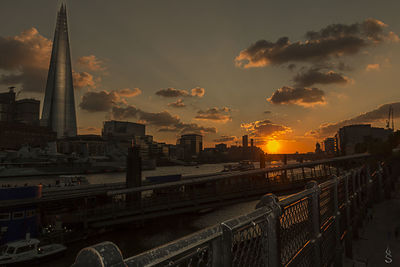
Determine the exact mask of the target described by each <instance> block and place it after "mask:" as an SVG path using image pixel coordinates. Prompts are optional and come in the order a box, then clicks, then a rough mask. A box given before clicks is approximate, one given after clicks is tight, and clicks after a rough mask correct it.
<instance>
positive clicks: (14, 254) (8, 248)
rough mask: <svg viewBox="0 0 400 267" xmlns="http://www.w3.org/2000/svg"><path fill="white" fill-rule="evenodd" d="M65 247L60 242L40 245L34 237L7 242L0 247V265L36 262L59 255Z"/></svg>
mask: <svg viewBox="0 0 400 267" xmlns="http://www.w3.org/2000/svg"><path fill="white" fill-rule="evenodd" d="M66 249H67V248H66V247H65V246H64V245H62V244H49V245H44V246H41V245H40V241H39V240H38V239H35V238H32V239H30V238H27V239H24V240H18V241H13V242H9V243H7V244H5V245H3V246H1V247H0V266H18V265H22V264H24V265H26V264H32V263H38V262H41V261H44V260H47V259H50V258H53V257H57V256H59V255H60V254H63V253H64V252H65V251H66Z"/></svg>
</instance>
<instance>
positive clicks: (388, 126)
mask: <svg viewBox="0 0 400 267" xmlns="http://www.w3.org/2000/svg"><path fill="white" fill-rule="evenodd" d="M390 120H392V121H391V122H392V127H390ZM386 128H387V129H391V130H392V131H394V119H393V107H392V105H390V106H389V115H388V119H387V120H386Z"/></svg>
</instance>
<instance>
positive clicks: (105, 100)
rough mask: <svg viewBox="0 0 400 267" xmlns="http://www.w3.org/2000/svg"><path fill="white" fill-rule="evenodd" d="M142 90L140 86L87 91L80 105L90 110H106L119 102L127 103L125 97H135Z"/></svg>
mask: <svg viewBox="0 0 400 267" xmlns="http://www.w3.org/2000/svg"><path fill="white" fill-rule="evenodd" d="M141 92H142V91H141V90H140V89H139V88H133V89H130V88H124V89H119V90H112V91H106V90H103V91H100V92H91V91H89V92H86V93H85V94H84V95H83V96H82V99H81V103H80V104H79V107H80V108H81V109H83V110H86V111H89V112H104V111H109V110H111V108H112V107H114V106H115V105H119V104H125V103H126V100H125V99H124V98H130V97H135V96H137V95H139V94H140V93H141Z"/></svg>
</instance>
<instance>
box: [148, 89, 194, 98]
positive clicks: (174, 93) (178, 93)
mask: <svg viewBox="0 0 400 267" xmlns="http://www.w3.org/2000/svg"><path fill="white" fill-rule="evenodd" d="M156 95H159V96H163V97H182V96H188V95H189V93H188V92H187V91H186V90H180V89H175V88H166V89H161V90H159V91H157V92H156Z"/></svg>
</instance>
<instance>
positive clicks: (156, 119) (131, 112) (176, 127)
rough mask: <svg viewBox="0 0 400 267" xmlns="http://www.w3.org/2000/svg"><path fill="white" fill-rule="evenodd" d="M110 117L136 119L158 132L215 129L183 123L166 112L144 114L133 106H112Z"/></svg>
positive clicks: (212, 130) (207, 131) (214, 129)
mask: <svg viewBox="0 0 400 267" xmlns="http://www.w3.org/2000/svg"><path fill="white" fill-rule="evenodd" d="M112 115H113V117H114V118H115V119H132V118H136V119H138V120H139V121H141V122H143V123H146V124H149V125H154V126H156V127H160V128H159V131H160V132H181V133H187V132H192V133H202V134H204V133H216V132H217V129H216V128H215V127H203V126H199V125H198V124H196V123H184V122H182V121H181V120H180V118H179V117H178V116H174V115H171V114H170V113H169V112H167V111H162V112H154V113H153V112H146V111H143V110H141V109H138V108H136V107H134V106H131V105H129V106H126V107H120V106H114V107H113V108H112Z"/></svg>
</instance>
